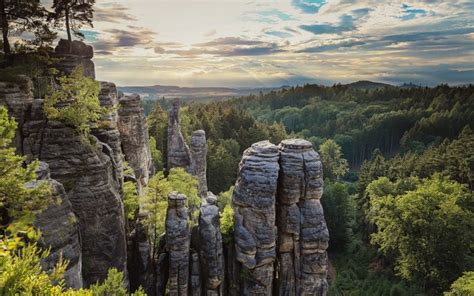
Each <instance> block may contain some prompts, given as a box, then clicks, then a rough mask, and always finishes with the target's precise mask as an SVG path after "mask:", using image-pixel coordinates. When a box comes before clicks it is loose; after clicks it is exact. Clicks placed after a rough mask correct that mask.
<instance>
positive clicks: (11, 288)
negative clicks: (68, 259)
mask: <svg viewBox="0 0 474 296" xmlns="http://www.w3.org/2000/svg"><path fill="white" fill-rule="evenodd" d="M0 248H2V249H5V248H7V249H8V248H9V246H8V245H5V244H4V240H0ZM47 256H48V252H40V250H39V249H38V248H37V247H36V246H35V245H27V246H25V247H24V248H22V249H21V250H19V251H17V252H16V253H14V254H11V253H10V254H8V255H3V256H0V295H51V294H54V295H60V292H61V285H62V281H61V280H62V275H63V273H64V271H65V270H66V267H67V263H65V262H63V261H59V262H58V264H57V265H56V267H55V269H54V270H53V271H52V272H51V273H50V274H47V273H45V272H44V271H43V270H42V269H41V260H42V259H45V258H46V257H47ZM54 282H59V285H58V286H56V285H55V284H53V283H54Z"/></svg>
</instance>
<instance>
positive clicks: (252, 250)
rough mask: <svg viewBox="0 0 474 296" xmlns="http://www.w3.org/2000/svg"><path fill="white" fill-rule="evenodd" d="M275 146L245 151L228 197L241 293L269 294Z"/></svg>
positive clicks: (262, 144) (276, 167)
mask: <svg viewBox="0 0 474 296" xmlns="http://www.w3.org/2000/svg"><path fill="white" fill-rule="evenodd" d="M278 160H279V151H278V147H277V146H275V145H273V144H271V143H270V142H268V141H262V142H258V143H255V144H253V145H252V146H251V147H250V148H248V149H247V150H245V152H244V155H243V158H242V161H241V162H240V165H239V178H238V179H237V182H236V184H235V189H234V193H233V196H232V205H233V208H234V227H235V230H234V239H235V248H236V258H237V260H238V261H239V262H240V263H241V264H242V271H241V274H243V275H244V276H245V280H243V284H242V290H241V292H242V293H243V294H244V295H271V294H272V281H273V272H274V270H273V263H274V261H275V258H276V251H275V243H276V235H277V229H276V226H275V203H276V201H275V196H276V190H277V181H278V171H279V169H280V168H279V165H278Z"/></svg>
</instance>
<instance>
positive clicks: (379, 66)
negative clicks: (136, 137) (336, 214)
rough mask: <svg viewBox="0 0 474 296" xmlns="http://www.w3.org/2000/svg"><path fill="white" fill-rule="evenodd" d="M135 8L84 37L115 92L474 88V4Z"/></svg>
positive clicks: (299, 0)
mask: <svg viewBox="0 0 474 296" xmlns="http://www.w3.org/2000/svg"><path fill="white" fill-rule="evenodd" d="M43 2H45V3H46V4H48V3H50V2H51V0H43ZM129 2H130V1H126V0H116V1H104V2H101V3H97V5H96V8H95V10H96V11H95V16H94V28H83V30H82V31H83V33H84V34H85V36H86V39H85V42H86V43H88V44H90V45H92V46H93V47H94V50H95V56H94V62H95V63H96V69H97V77H98V79H99V80H104V81H115V82H116V83H117V85H123V86H138V85H140V86H147V85H166V86H167V85H176V86H181V87H229V88H261V87H279V86H282V85H303V84H306V83H312V84H322V85H333V84H335V83H343V84H344V83H351V82H354V81H358V80H369V81H377V82H381V83H388V84H393V85H401V84H403V83H413V84H417V85H423V86H435V85H438V84H441V83H446V84H449V85H462V84H469V83H472V81H474V61H473V59H472V56H474V13H473V11H474V3H472V1H453V2H451V3H443V1H437V0H419V1H410V2H409V3H408V2H406V1H392V2H391V3H380V1H374V0H364V1H351V0H334V1H330V0H327V1H326V0H292V1H267V0H265V1H201V0H198V1H185V0H178V1H165V0H160V1H152V0H136V1H134V2H133V5H131V4H130V3H129ZM59 37H62V36H61V35H60V36H59ZM353 77H357V78H355V79H354V78H353Z"/></svg>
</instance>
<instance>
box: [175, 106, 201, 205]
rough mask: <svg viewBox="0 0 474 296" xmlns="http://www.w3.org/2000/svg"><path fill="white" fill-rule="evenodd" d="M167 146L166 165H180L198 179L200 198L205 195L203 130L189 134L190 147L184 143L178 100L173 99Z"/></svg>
mask: <svg viewBox="0 0 474 296" xmlns="http://www.w3.org/2000/svg"><path fill="white" fill-rule="evenodd" d="M167 133H168V138H167V140H168V146H167V165H166V170H167V171H168V172H169V171H170V170H171V169H172V168H175V167H181V168H184V169H186V171H187V172H188V173H190V174H191V175H193V176H195V177H196V178H197V179H198V192H199V195H200V196H201V198H203V199H205V198H206V196H207V190H208V189H207V177H206V168H207V160H206V157H207V141H206V132H205V131H204V130H196V131H194V132H193V133H192V135H191V147H189V146H188V144H187V143H186V141H185V139H184V136H183V134H182V132H181V125H180V117H179V100H174V101H173V105H172V108H171V110H170V112H169V114H168V130H167Z"/></svg>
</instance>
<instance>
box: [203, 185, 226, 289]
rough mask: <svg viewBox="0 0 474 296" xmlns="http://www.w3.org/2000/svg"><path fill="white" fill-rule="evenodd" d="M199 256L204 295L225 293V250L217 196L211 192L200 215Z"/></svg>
mask: <svg viewBox="0 0 474 296" xmlns="http://www.w3.org/2000/svg"><path fill="white" fill-rule="evenodd" d="M199 251H200V253H199V256H200V259H201V278H202V286H203V288H204V290H203V291H204V293H203V294H204V295H209V296H210V295H212V296H214V295H216V296H217V295H223V286H224V285H223V284H222V283H223V281H224V272H225V271H224V252H223V245H222V235H221V230H220V225H219V208H218V207H217V198H216V197H215V196H214V195H213V194H212V193H209V195H208V196H207V198H206V199H205V201H204V203H203V205H202V206H201V210H200V216H199Z"/></svg>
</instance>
